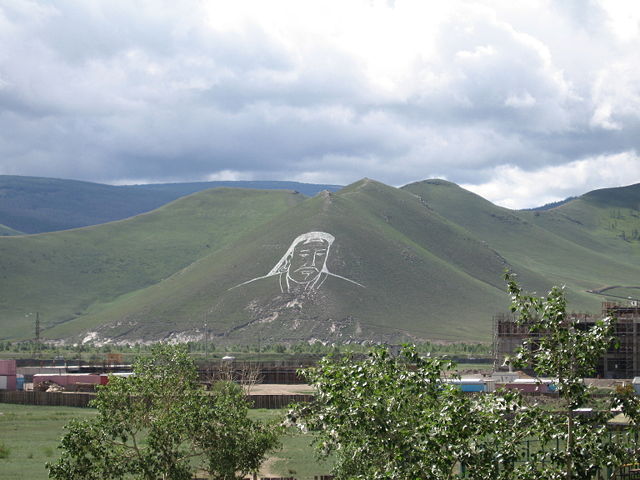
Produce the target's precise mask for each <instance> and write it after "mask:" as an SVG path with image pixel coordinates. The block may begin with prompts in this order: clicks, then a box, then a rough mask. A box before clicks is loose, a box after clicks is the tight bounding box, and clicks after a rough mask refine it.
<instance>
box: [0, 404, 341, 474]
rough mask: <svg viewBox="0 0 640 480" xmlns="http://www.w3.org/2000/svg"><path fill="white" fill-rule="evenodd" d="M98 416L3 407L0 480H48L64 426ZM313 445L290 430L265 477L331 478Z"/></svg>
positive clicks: (276, 413)
mask: <svg viewBox="0 0 640 480" xmlns="http://www.w3.org/2000/svg"><path fill="white" fill-rule="evenodd" d="M95 414H96V411H95V410H93V409H90V408H69V407H39V406H28V405H12V404H6V403H2V404H0V478H1V479H2V480H18V479H19V480H27V479H28V480H38V479H46V478H47V470H46V469H45V463H46V462H50V461H54V460H55V459H56V458H57V457H58V454H59V452H58V450H57V446H58V443H59V440H60V437H61V436H62V435H63V433H64V428H63V427H64V425H65V424H67V423H68V422H69V421H70V420H71V419H72V418H85V417H91V416H93V415H95ZM284 414H285V411H284V410H250V416H251V417H252V418H254V419H260V420H262V421H270V420H273V421H279V420H280V419H282V418H283V417H284ZM310 442H311V437H310V436H309V435H303V434H302V433H298V432H296V431H293V430H289V431H288V432H287V434H286V435H284V436H283V437H282V444H283V448H282V450H280V451H277V452H274V453H272V454H271V455H270V456H269V459H268V460H267V462H265V464H264V465H263V471H262V472H261V473H262V474H263V475H265V476H266V474H269V475H271V476H285V475H286V476H291V475H293V476H295V477H296V478H298V479H299V480H307V479H309V480H310V479H313V476H314V475H320V474H328V473H329V472H330V469H331V466H330V465H329V464H327V463H321V462H318V461H317V460H316V459H315V456H314V453H313V449H312V448H311V446H310ZM2 445H4V450H3V449H2V448H1V447H2ZM3 451H5V452H7V454H6V458H2V457H3V455H2V452H3Z"/></svg>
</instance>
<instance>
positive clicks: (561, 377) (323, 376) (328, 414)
mask: <svg viewBox="0 0 640 480" xmlns="http://www.w3.org/2000/svg"><path fill="white" fill-rule="evenodd" d="M506 279H507V283H508V290H509V293H510V294H511V297H512V310H513V312H514V313H516V314H517V318H518V321H519V322H521V323H522V324H523V325H527V326H528V327H529V328H530V330H531V332H532V333H535V334H539V336H537V337H536V340H535V342H533V341H530V342H527V343H526V344H525V345H524V348H522V349H521V351H520V352H519V353H518V354H517V356H516V357H515V358H514V359H513V360H512V361H513V363H514V364H515V365H516V366H520V367H524V366H529V365H533V366H534V368H535V371H536V373H537V374H538V375H541V376H542V375H544V376H552V377H554V378H555V379H556V382H555V383H556V388H557V391H558V393H559V397H560V399H561V401H562V405H561V406H560V407H559V409H547V408H543V407H542V406H541V405H538V404H536V403H531V404H528V403H527V402H525V401H524V399H523V397H522V396H521V395H520V394H519V393H517V392H514V391H501V392H497V393H496V394H493V395H479V396H466V395H464V394H462V393H461V391H460V390H459V389H457V388H456V387H455V386H453V385H450V384H447V383H446V382H445V379H446V377H447V374H446V370H447V369H448V368H450V367H451V365H450V364H449V363H448V362H447V361H445V360H443V359H436V358H431V357H426V358H421V357H420V356H419V355H418V353H417V350H416V349H415V348H414V347H411V348H405V349H404V350H403V351H402V354H401V357H399V358H393V357H391V356H390V355H389V354H388V353H387V351H386V350H384V349H375V350H373V351H372V352H371V353H370V355H369V357H368V358H367V359H366V360H362V361H354V360H353V359H349V358H342V359H339V360H334V359H329V358H326V359H324V360H323V361H322V362H320V363H319V365H318V366H317V367H315V368H310V369H307V370H305V372H304V373H305V375H306V376H307V377H308V379H309V381H310V383H312V384H313V385H314V386H315V387H316V389H317V391H318V393H317V396H316V399H315V400H314V402H312V403H311V404H309V405H302V406H298V407H296V408H295V409H294V410H292V411H291V412H290V414H289V419H290V420H291V421H292V422H293V423H295V424H296V425H298V427H299V428H301V429H303V430H310V431H314V432H315V433H316V435H317V437H316V441H315V445H316V447H317V449H318V451H319V454H320V455H321V456H325V457H326V456H328V455H333V456H334V457H335V460H336V464H335V470H334V473H335V474H336V476H337V478H339V479H385V480H386V479H397V480H412V479H415V478H430V479H435V480H440V479H442V480H444V479H446V480H450V479H455V478H468V479H474V480H539V479H542V478H544V479H548V480H590V479H592V478H593V477H594V476H595V475H597V474H599V473H600V472H601V471H602V469H604V468H606V467H609V468H615V467H616V466H619V465H621V464H623V463H627V462H629V461H634V459H635V458H636V456H637V454H638V448H637V438H638V433H640V428H639V426H640V400H638V397H637V396H636V395H634V394H633V391H632V390H630V389H619V390H618V391H617V392H616V393H615V394H614V395H613V396H612V397H611V398H610V400H609V402H608V405H607V406H606V407H605V408H603V407H602V405H598V404H596V403H595V402H592V398H591V397H590V395H589V393H590V392H589V389H588V388H587V386H585V384H584V382H583V377H584V376H588V375H589V374H591V373H592V372H593V368H594V362H595V361H597V359H598V357H599V356H601V355H602V354H603V353H604V352H605V351H606V350H607V349H608V348H609V347H610V346H611V344H612V340H613V336H612V332H613V330H612V328H613V320H612V319H610V318H605V319H603V320H602V321H600V322H597V323H596V325H595V326H593V327H591V328H589V329H586V328H583V327H582V326H580V325H573V324H571V322H569V321H568V316H567V312H566V306H567V305H566V299H565V297H564V293H563V291H562V289H560V288H555V287H554V288H552V289H551V291H550V292H549V294H548V295H547V296H546V297H543V298H539V297H535V296H532V295H528V294H525V293H524V292H523V290H522V289H521V287H520V286H519V284H518V283H517V282H516V281H515V279H514V277H513V275H511V274H507V276H506ZM590 402H591V403H590ZM585 406H593V407H594V409H593V410H591V411H589V414H588V415H587V414H581V413H579V412H577V411H576V409H577V408H579V407H585ZM612 409H617V410H615V412H617V411H622V412H624V413H625V415H626V416H627V418H628V419H629V423H630V425H629V427H628V428H626V429H622V430H617V431H614V430H611V428H610V427H609V423H608V422H609V421H610V420H611V419H612V417H613V416H614V413H613V412H614V410H612ZM525 445H526V453H525ZM458 466H460V467H461V468H460V469H458Z"/></svg>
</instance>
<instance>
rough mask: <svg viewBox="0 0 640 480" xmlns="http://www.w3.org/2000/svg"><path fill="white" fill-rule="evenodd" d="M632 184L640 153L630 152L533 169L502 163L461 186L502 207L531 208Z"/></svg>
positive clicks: (639, 173)
mask: <svg viewBox="0 0 640 480" xmlns="http://www.w3.org/2000/svg"><path fill="white" fill-rule="evenodd" d="M632 183H640V156H638V154H637V153H636V152H633V151H630V152H623V153H619V154H615V155H601V156H597V157H590V158H585V159H582V160H576V161H573V162H569V163H566V164H563V165H556V166H549V167H545V168H541V169H538V170H533V171H527V170H524V169H522V168H520V167H517V166H511V165H503V166H500V167H497V168H495V171H494V172H493V173H492V178H491V180H490V181H489V182H486V183H482V184H477V185H474V184H464V185H462V186H463V187H464V188H466V189H468V190H471V191H472V192H475V193H477V194H478V195H480V196H482V197H484V198H486V199H488V200H491V201H492V202H493V203H495V204H497V205H501V206H503V207H507V208H529V207H537V206H541V205H544V204H546V203H551V202H556V201H558V200H563V199H565V198H567V197H571V196H578V195H581V194H583V193H585V192H588V191H591V190H596V189H598V188H605V187H619V186H623V185H629V184H632Z"/></svg>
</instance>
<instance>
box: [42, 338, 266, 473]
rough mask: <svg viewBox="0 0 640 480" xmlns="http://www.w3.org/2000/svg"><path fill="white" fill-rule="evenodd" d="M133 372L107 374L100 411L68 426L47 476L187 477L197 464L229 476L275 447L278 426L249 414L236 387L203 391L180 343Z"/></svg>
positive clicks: (156, 352) (252, 467) (157, 351)
mask: <svg viewBox="0 0 640 480" xmlns="http://www.w3.org/2000/svg"><path fill="white" fill-rule="evenodd" d="M134 374H135V375H133V376H131V377H126V378H123V377H110V380H109V383H108V384H107V385H105V386H103V387H101V388H100V389H99V391H98V395H97V397H96V399H95V400H94V406H95V407H96V408H97V410H98V414H97V416H96V417H95V418H94V419H87V420H77V421H72V422H71V423H70V424H69V425H68V426H67V427H66V428H67V433H66V434H65V435H64V437H63V439H62V442H61V445H60V448H61V449H62V456H61V458H60V459H59V460H58V461H56V462H55V463H52V464H48V468H49V475H50V478H54V479H60V480H61V479H67V480H70V479H77V478H85V479H96V480H97V479H121V478H130V477H129V476H133V478H140V479H159V478H171V479H176V480H179V479H185V480H187V479H191V478H192V476H193V473H194V471H195V469H196V468H198V469H200V470H204V471H206V472H208V473H209V474H210V475H211V476H212V478H214V479H219V480H227V479H234V478H236V476H235V475H236V472H241V473H242V474H243V475H244V474H246V473H248V472H253V471H256V470H257V469H258V467H259V466H260V464H261V462H262V461H263V459H264V455H265V453H266V452H267V451H269V450H271V449H273V448H275V447H276V446H277V444H278V440H277V430H276V428H275V427H271V426H266V425H263V424H260V423H258V422H254V421H252V420H250V419H249V418H248V417H247V403H246V400H245V398H244V393H243V392H242V390H240V389H238V388H235V387H236V386H235V385H234V386H231V385H228V386H222V387H221V388H219V389H218V390H217V391H216V392H213V393H207V392H205V391H203V389H202V388H201V387H200V385H199V384H198V382H197V370H196V368H195V366H194V364H193V362H192V360H190V359H189V357H188V354H187V351H186V348H184V347H172V346H167V345H155V346H154V347H152V351H151V355H150V356H148V357H142V358H140V359H139V360H138V361H137V362H136V364H135V366H134Z"/></svg>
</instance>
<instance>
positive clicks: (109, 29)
mask: <svg viewBox="0 0 640 480" xmlns="http://www.w3.org/2000/svg"><path fill="white" fill-rule="evenodd" d="M638 12H639V10H638V7H637V6H636V5H635V3H634V2H615V1H606V2H605V1H602V2H600V3H598V2H588V3H585V2H582V1H569V0H567V1H566V2H549V1H547V0H539V1H537V0H531V1H526V2H524V1H523V2H510V1H507V0H477V1H465V0H452V1H450V2H424V1H423V0H397V1H395V2H391V3H390V2H388V1H382V0H375V1H370V0H357V1H355V0H354V1H350V2H344V1H339V0H325V1H306V2H300V1H299V0H282V1H278V2H264V1H262V0H257V1H244V0H239V1H234V2H228V1H224V2H223V1H212V2H199V1H196V0H192V1H191V0H189V1H186V0H185V1H183V2H169V1H153V2H152V1H147V0H139V1H131V0H109V1H107V0H104V1H96V2H85V1H83V0H60V1H59V2H54V3H50V2H47V1H45V0H0V173H13V174H24V175H40V176H59V177H60V176H62V177H68V178H80V179H86V180H96V181H107V182H114V183H122V182H123V179H126V180H127V181H137V180H136V179H138V180H139V181H143V180H150V181H165V180H166V181H176V180H181V179H184V180H190V181H191V180H198V179H202V180H206V179H214V178H225V179H228V178H238V179H247V178H251V179H260V178H265V179H274V178H280V179H286V178H291V179H310V180H313V181H315V182H323V181H326V182H331V183H349V182H351V181H354V180H357V179H358V178H360V177H363V176H368V177H371V178H375V179H377V180H381V181H384V182H387V183H390V184H395V185H400V184H403V183H407V182H410V181H414V180H418V179H422V178H426V177H428V176H431V175H435V174H438V175H442V176H446V177H447V178H449V179H450V180H452V181H454V182H458V183H464V184H478V185H485V186H486V187H485V188H486V189H488V190H487V191H489V192H491V188H500V186H501V185H504V179H505V178H507V179H508V178H511V179H512V180H513V179H516V178H517V179H522V180H523V181H524V182H525V183H526V178H525V177H526V175H519V174H517V172H547V171H551V170H549V169H553V168H560V169H562V170H561V171H562V172H565V171H569V170H570V169H574V170H575V171H576V172H578V170H577V169H579V168H580V165H582V163H580V162H584V161H586V160H584V159H592V160H589V161H590V162H592V163H591V164H590V165H592V166H593V165H596V164H597V162H604V163H606V162H607V161H608V160H607V159H610V158H617V157H616V155H628V154H627V153H624V152H631V151H640V67H639V66H638V62H637V40H638V39H639V38H638V36H639V34H638V31H637V30H638V29H637V27H638V19H639V18H640V16H639V13H638ZM594 162H595V163H594ZM619 165H620V168H621V169H627V170H628V171H632V170H629V169H632V168H633V166H632V165H631V164H627V163H624V162H623V163H620V164H619ZM567 169H569V170H567ZM505 172H506V173H505ZM509 172H511V173H509ZM513 172H515V173H513ZM567 175H568V174H567ZM629 177H632V175H630V176H629ZM563 178H564V177H563ZM612 181H613V180H612ZM591 183H593V182H592V181H588V182H585V183H584V186H585V188H587V187H588V185H591ZM491 185H493V186H494V187H490V186H491ZM528 188H531V187H528ZM541 188H542V187H541ZM511 190H513V189H511ZM549 192H551V190H549ZM578 193H581V192H578ZM492 195H493V197H492V198H498V197H500V195H499V193H498V192H493V193H492ZM527 195H528V194H527V193H526V192H523V193H522V194H518V195H517V196H515V197H514V198H513V199H506V200H504V201H505V202H512V203H513V204H517V203H518V202H520V203H522V202H526V201H525V200H524V199H525V198H530V199H531V200H532V201H533V200H534V199H535V198H538V197H544V198H545V199H546V198H547V197H548V198H554V199H555V198H556V197H557V196H561V195H562V192H556V193H547V194H545V193H544V192H541V191H536V192H534V193H532V194H531V195H529V196H528V197H527ZM545 201H546V200H545ZM535 203H537V202H534V204H535Z"/></svg>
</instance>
